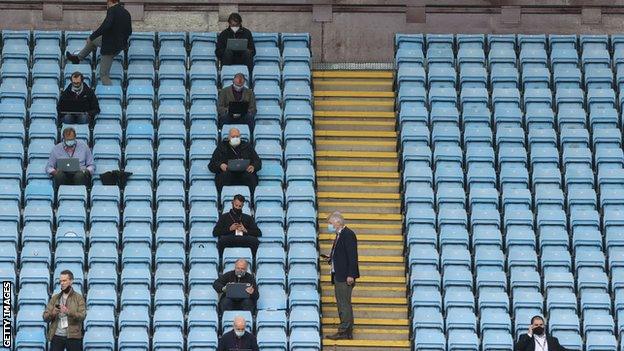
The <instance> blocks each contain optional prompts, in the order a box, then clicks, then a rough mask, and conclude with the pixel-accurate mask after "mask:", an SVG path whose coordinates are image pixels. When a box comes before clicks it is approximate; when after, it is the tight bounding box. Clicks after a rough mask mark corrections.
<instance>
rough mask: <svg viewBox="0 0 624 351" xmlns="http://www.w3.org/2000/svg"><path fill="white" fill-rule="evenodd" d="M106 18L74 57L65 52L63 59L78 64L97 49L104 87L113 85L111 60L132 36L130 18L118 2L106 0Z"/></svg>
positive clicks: (125, 47) (117, 0)
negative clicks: (99, 55) (100, 55)
mask: <svg viewBox="0 0 624 351" xmlns="http://www.w3.org/2000/svg"><path fill="white" fill-rule="evenodd" d="M106 7H107V8H108V10H107V11H106V18H105V19H104V22H102V24H101V25H100V27H99V28H98V29H96V30H95V31H94V32H93V33H91V35H90V36H89V38H87V43H86V44H85V46H84V48H83V49H82V50H81V51H80V53H78V54H77V55H74V54H73V53H71V52H66V53H65V57H66V58H67V60H68V61H70V62H71V63H73V64H78V63H80V60H83V59H84V58H85V57H87V55H90V54H91V53H92V52H94V51H95V50H96V49H97V48H98V47H100V53H101V54H102V58H101V60H100V80H101V81H102V84H104V85H113V82H112V81H111V79H110V70H111V67H112V65H113V58H114V57H115V56H117V54H119V53H120V52H121V51H122V50H126V49H127V48H128V39H129V38H130V35H131V34H132V18H131V16H130V13H129V12H128V10H126V9H125V8H124V7H123V4H120V3H119V0H107V1H106Z"/></svg>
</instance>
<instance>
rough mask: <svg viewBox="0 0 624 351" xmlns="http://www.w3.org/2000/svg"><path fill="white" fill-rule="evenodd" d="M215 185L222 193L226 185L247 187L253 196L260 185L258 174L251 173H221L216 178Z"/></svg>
mask: <svg viewBox="0 0 624 351" xmlns="http://www.w3.org/2000/svg"><path fill="white" fill-rule="evenodd" d="M215 184H216V185H217V190H218V191H219V193H221V189H223V187H224V186H226V185H246V186H248V187H249V190H250V191H251V194H252V195H253V193H254V190H256V186H257V185H258V176H257V175H256V173H249V172H246V171H245V172H230V171H225V172H220V173H217V175H216V176H215Z"/></svg>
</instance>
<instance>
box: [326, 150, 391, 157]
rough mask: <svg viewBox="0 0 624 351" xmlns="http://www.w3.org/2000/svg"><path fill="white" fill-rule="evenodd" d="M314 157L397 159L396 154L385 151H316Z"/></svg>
mask: <svg viewBox="0 0 624 351" xmlns="http://www.w3.org/2000/svg"><path fill="white" fill-rule="evenodd" d="M316 157H345V158H397V153H396V152H386V151H317V152H316Z"/></svg>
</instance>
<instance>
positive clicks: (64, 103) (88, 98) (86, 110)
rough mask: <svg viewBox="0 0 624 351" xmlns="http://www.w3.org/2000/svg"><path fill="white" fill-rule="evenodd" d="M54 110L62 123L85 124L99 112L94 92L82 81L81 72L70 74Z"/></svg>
mask: <svg viewBox="0 0 624 351" xmlns="http://www.w3.org/2000/svg"><path fill="white" fill-rule="evenodd" d="M56 111H57V112H58V115H59V118H60V120H61V122H62V123H67V124H87V123H89V119H91V120H94V119H95V116H96V115H97V114H98V113H100V104H99V103H98V99H97V96H95V92H94V91H93V89H91V88H90V87H89V86H88V85H87V83H85V82H84V79H83V76H82V73H80V72H74V73H72V75H71V84H70V85H69V86H67V88H66V89H65V90H64V91H63V93H62V94H61V98H60V99H59V101H58V104H57V105H56Z"/></svg>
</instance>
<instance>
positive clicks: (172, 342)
mask: <svg viewBox="0 0 624 351" xmlns="http://www.w3.org/2000/svg"><path fill="white" fill-rule="evenodd" d="M183 347H184V338H183V336H182V331H181V330H180V329H177V328H168V327H162V328H156V329H155V330H154V334H153V335H152V348H151V349H152V350H159V351H160V350H162V351H164V350H169V351H171V350H180V351H182V350H183Z"/></svg>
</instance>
